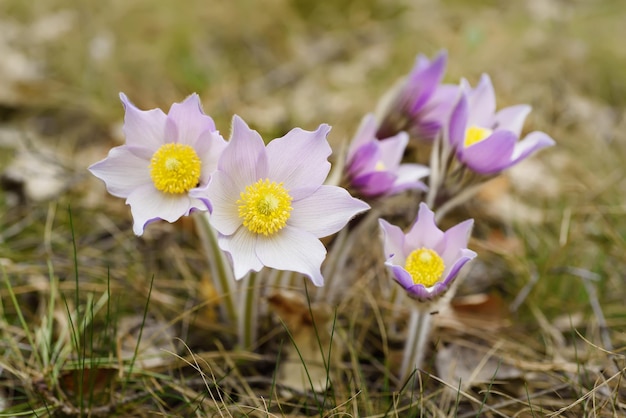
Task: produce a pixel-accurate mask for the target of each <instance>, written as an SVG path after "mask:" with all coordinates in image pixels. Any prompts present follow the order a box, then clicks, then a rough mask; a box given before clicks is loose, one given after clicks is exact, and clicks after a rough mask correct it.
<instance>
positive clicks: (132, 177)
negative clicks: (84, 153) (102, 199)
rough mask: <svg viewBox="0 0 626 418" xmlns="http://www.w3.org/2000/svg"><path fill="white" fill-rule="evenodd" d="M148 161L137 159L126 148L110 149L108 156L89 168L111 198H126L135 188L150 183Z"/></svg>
mask: <svg viewBox="0 0 626 418" xmlns="http://www.w3.org/2000/svg"><path fill="white" fill-rule="evenodd" d="M149 165H150V161H146V160H144V159H142V158H139V157H137V156H136V155H135V154H133V153H132V152H130V150H129V148H128V147H127V146H124V145H123V146H120V147H115V148H112V149H111V150H110V151H109V156H108V157H107V158H105V159H104V160H102V161H99V162H97V163H95V164H92V165H91V166H90V167H89V171H91V174H93V175H94V176H96V177H98V178H99V179H100V180H102V181H104V183H105V185H106V189H107V191H108V192H109V193H111V194H112V195H113V196H117V197H123V198H126V197H128V195H130V194H131V193H132V191H133V190H135V189H136V188H137V187H140V186H142V185H144V184H146V183H151V182H152V180H151V179H150V171H149V169H148V167H149Z"/></svg>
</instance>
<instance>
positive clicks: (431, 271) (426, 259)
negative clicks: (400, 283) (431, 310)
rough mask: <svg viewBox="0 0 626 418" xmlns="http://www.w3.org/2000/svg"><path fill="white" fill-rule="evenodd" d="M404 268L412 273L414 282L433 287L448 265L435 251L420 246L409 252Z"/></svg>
mask: <svg viewBox="0 0 626 418" xmlns="http://www.w3.org/2000/svg"><path fill="white" fill-rule="evenodd" d="M404 268H405V270H406V271H408V272H409V274H410V275H411V278H412V279H413V283H415V284H423V285H424V286H426V287H431V286H433V285H434V284H435V283H437V282H438V281H439V279H441V275H442V274H443V271H444V270H445V268H446V266H445V265H444V264H443V259H442V258H441V257H440V256H439V254H437V253H436V252H435V251H433V250H430V249H428V248H419V249H417V250H414V251H413V252H411V254H409V256H408V257H407V259H406V266H405V267H404Z"/></svg>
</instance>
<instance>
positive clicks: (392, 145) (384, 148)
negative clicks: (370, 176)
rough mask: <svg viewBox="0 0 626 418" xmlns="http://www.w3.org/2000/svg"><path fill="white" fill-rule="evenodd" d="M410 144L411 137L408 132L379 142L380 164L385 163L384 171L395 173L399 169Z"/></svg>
mask: <svg viewBox="0 0 626 418" xmlns="http://www.w3.org/2000/svg"><path fill="white" fill-rule="evenodd" d="M408 143H409V135H408V134H407V133H406V132H400V133H399V134H397V135H395V136H392V137H391V138H386V139H383V140H381V141H379V145H380V162H382V163H383V165H384V169H386V170H391V171H395V169H396V168H398V165H399V164H400V161H401V160H402V156H403V155H404V150H405V149H406V146H407V144H408Z"/></svg>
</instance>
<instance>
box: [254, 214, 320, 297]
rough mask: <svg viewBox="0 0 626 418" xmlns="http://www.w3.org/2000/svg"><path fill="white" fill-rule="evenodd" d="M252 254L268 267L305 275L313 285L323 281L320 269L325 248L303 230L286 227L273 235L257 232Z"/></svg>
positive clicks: (318, 284)
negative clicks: (254, 251) (255, 246)
mask: <svg viewBox="0 0 626 418" xmlns="http://www.w3.org/2000/svg"><path fill="white" fill-rule="evenodd" d="M256 253H257V255H258V256H259V259H260V260H261V262H262V263H263V264H264V265H266V266H268V267H272V268H275V269H278V270H289V271H296V272H298V273H302V274H305V275H307V276H308V277H309V278H310V279H311V280H312V281H313V284H315V286H322V285H323V284H324V278H323V277H322V273H321V270H320V269H321V266H322V262H323V261H324V258H326V248H324V245H322V243H321V242H320V241H319V240H318V239H317V238H316V237H315V236H314V235H312V234H310V233H308V232H306V231H302V230H300V229H297V228H292V227H289V226H286V227H285V228H283V229H281V230H280V231H279V232H277V233H275V234H273V235H270V236H267V237H265V236H263V235H259V236H258V242H257V249H256Z"/></svg>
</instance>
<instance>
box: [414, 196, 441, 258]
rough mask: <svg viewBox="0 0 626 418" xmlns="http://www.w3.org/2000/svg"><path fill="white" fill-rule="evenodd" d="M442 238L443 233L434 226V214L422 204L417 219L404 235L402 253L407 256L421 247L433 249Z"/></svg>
mask: <svg viewBox="0 0 626 418" xmlns="http://www.w3.org/2000/svg"><path fill="white" fill-rule="evenodd" d="M443 237H444V234H443V231H441V229H439V228H438V227H437V225H436V224H435V213H434V212H433V211H432V210H430V208H429V207H428V206H427V205H426V203H424V202H422V203H420V208H419V211H418V213H417V219H416V220H415V223H414V224H413V226H412V227H411V229H410V230H409V232H408V233H407V234H406V238H405V241H404V253H405V254H407V255H408V254H409V253H410V252H411V251H413V250H416V249H418V248H422V247H424V248H429V249H435V248H437V245H438V244H439V242H441V240H442V239H443Z"/></svg>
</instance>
